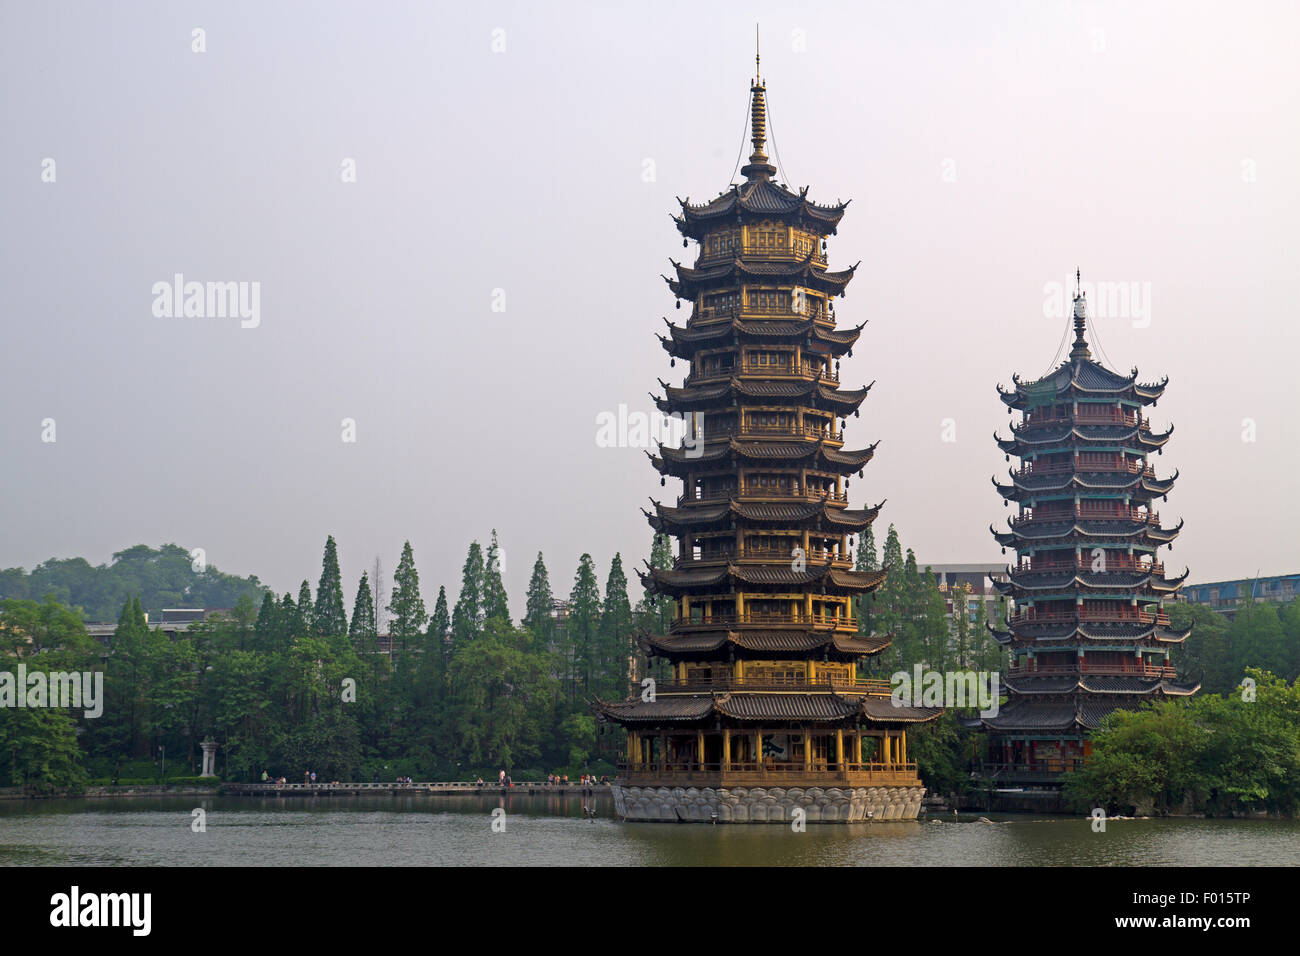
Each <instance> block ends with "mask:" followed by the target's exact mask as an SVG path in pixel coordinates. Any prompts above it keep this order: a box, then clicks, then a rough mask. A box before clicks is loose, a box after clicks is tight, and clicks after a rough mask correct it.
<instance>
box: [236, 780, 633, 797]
mask: <svg viewBox="0 0 1300 956" xmlns="http://www.w3.org/2000/svg"><path fill="white" fill-rule="evenodd" d="M598 792H599V793H608V792H609V784H607V783H602V784H593V785H591V786H586V787H584V786H582V785H581V784H576V783H567V784H564V783H560V784H552V783H547V782H546V781H544V780H543V781H540V782H532V781H517V782H515V783H514V785H513V786H510V787H503V786H501V785H500V784H499V783H486V782H485V783H482V784H478V783H459V782H443V783H223V784H221V786H220V793H221V794H222V795H223V796H240V797H253V796H258V797H262V796H291V797H292V796H331V795H335V794H337V795H340V796H354V795H359V794H366V793H390V794H392V795H393V796H397V795H398V794H403V793H430V794H437V795H440V796H447V795H456V794H460V795H466V794H475V793H491V794H498V795H499V794H511V793H528V794H548V793H553V794H556V795H559V796H564V795H566V794H595V793H598Z"/></svg>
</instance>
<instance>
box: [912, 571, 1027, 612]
mask: <svg viewBox="0 0 1300 956" xmlns="http://www.w3.org/2000/svg"><path fill="white" fill-rule="evenodd" d="M921 567H922V568H925V567H926V565H924V564H922V565H921ZM929 568H930V571H931V573H933V574H934V580H935V584H937V585H938V587H939V593H940V594H942V595H943V601H944V604H945V606H946V607H947V608H948V613H949V614H950V615H952V616H953V617H954V620H955V617H956V614H957V608H956V597H957V592H958V591H961V590H965V591H966V614H967V616H968V617H969V619H970V623H972V624H974V623H975V621H976V620H977V619H978V614H979V602H980V601H983V602H984V610H985V620H987V621H990V622H993V623H999V622H998V620H997V604H998V598H999V597H1001V595H1000V594H999V593H998V590H997V588H996V587H994V586H993V582H994V581H1006V580H1007V569H1006V565H1001V564H997V565H994V564H931V565H929Z"/></svg>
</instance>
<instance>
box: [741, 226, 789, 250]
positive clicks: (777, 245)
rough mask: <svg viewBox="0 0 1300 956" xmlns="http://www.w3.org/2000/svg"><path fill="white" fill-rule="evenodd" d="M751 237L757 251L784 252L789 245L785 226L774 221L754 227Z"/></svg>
mask: <svg viewBox="0 0 1300 956" xmlns="http://www.w3.org/2000/svg"><path fill="white" fill-rule="evenodd" d="M750 238H751V239H752V240H753V244H754V249H755V250H756V251H757V252H784V251H785V250H786V249H787V248H788V246H789V241H788V239H787V232H786V229H785V227H784V226H781V225H777V224H773V223H766V222H765V223H762V224H760V225H759V226H757V227H754V228H752V229H751V230H750Z"/></svg>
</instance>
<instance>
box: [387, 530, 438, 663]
mask: <svg viewBox="0 0 1300 956" xmlns="http://www.w3.org/2000/svg"><path fill="white" fill-rule="evenodd" d="M388 612H389V613H390V614H392V615H393V620H392V623H391V624H390V625H389V629H388V630H389V633H390V635H391V636H392V640H393V641H394V642H397V641H401V644H402V650H403V651H405V650H406V649H407V647H408V646H409V644H410V642H411V639H412V638H415V637H418V636H419V635H420V634H421V632H423V631H424V626H425V623H426V622H427V621H428V619H429V615H428V613H427V612H426V611H425V609H424V599H423V598H422V597H420V575H419V573H418V572H417V571H416V570H415V552H414V551H412V550H411V542H409V541H407V542H406V543H405V544H403V545H402V557H401V559H400V560H399V561H398V562H397V570H396V571H394V572H393V596H392V599H391V600H390V601H389V603H388Z"/></svg>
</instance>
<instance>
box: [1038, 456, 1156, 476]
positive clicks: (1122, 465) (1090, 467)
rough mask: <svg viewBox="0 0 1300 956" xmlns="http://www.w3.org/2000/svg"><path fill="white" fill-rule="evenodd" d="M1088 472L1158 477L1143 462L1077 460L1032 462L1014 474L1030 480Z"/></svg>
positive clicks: (1153, 469)
mask: <svg viewBox="0 0 1300 956" xmlns="http://www.w3.org/2000/svg"><path fill="white" fill-rule="evenodd" d="M1076 471H1088V472H1094V471H1095V472H1128V473H1129V474H1130V475H1143V476H1144V477H1147V478H1154V477H1155V476H1156V470H1155V468H1153V467H1151V466H1150V465H1147V466H1146V467H1145V468H1144V467H1143V466H1142V463H1141V462H1138V461H1131V462H1119V461H1115V462H1105V463H1103V462H1081V461H1079V460H1078V459H1077V458H1076V459H1075V460H1074V461H1073V462H1068V461H1065V462H1053V463H1051V464H1048V463H1045V462H1030V463H1029V464H1027V465H1025V466H1023V467H1021V468H1019V469H1018V470H1017V471H1015V472H1014V475H1015V477H1017V478H1029V477H1031V476H1033V475H1068V474H1070V473H1071V472H1076Z"/></svg>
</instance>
